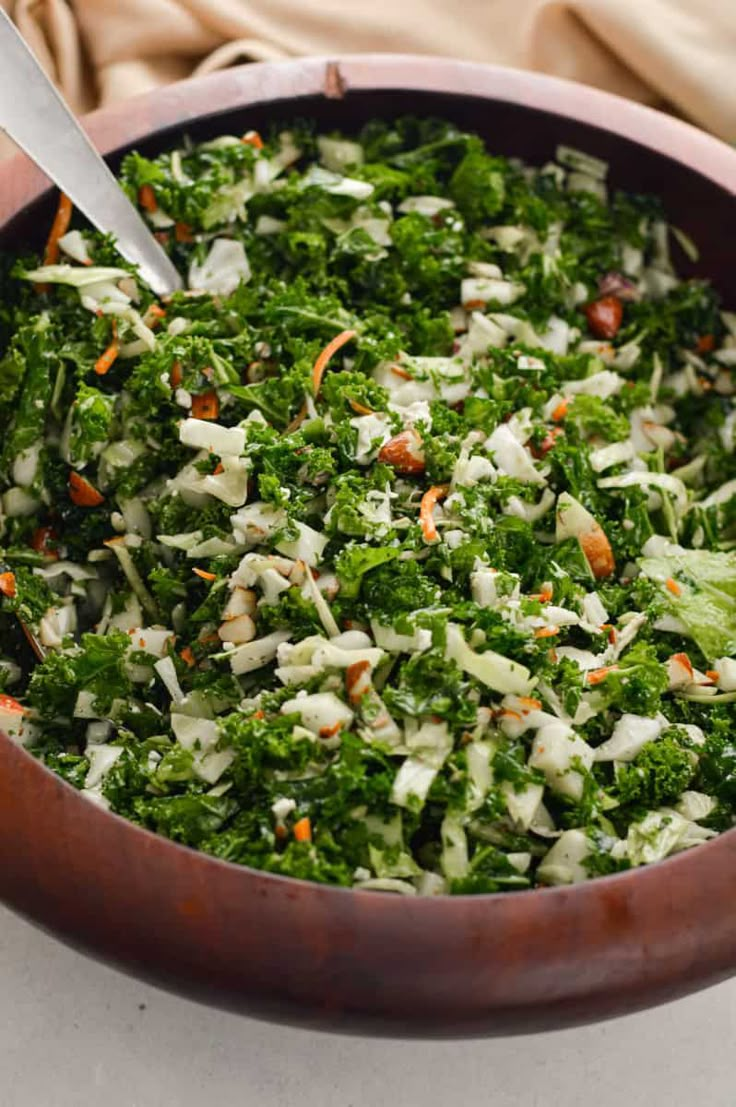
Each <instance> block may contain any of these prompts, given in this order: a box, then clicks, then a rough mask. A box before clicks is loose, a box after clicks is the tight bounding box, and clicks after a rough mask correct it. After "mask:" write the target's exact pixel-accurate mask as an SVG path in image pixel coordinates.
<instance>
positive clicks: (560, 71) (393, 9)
mask: <svg viewBox="0 0 736 1107" xmlns="http://www.w3.org/2000/svg"><path fill="white" fill-rule="evenodd" d="M0 7H3V8H4V9H5V10H6V11H7V12H8V13H9V14H10V15H11V16H12V18H13V19H14V20H15V21H16V23H17V25H18V27H19V28H20V30H21V32H22V33H23V35H24V36H25V37H26V39H27V41H28V43H29V44H30V46H31V48H32V49H33V50H34V52H35V53H36V54H37V56H38V57H39V59H40V60H41V62H42V63H43V65H44V66H45V68H46V70H47V72H48V73H49V74H50V75H51V76H52V77H53V79H54V80H55V81H56V83H57V84H58V85H59V87H60V88H61V90H62V92H63V94H64V96H65V97H66V99H67V100H68V102H69V103H70V104H71V106H72V107H73V108H74V110H75V111H78V112H84V111H89V110H90V109H91V108H93V107H95V106H97V105H100V104H107V103H110V102H112V101H115V100H120V99H122V98H124V97H126V96H132V95H134V94H136V93H139V92H144V91H147V90H149V89H152V88H156V87H158V86H160V85H162V84H166V83H169V82H171V81H175V80H179V79H182V78H184V77H188V76H191V75H196V74H201V73H208V72H212V71H213V70H215V69H221V68H224V67H226V66H229V65H233V64H236V63H238V62H241V61H264V60H270V59H275V58H284V57H290V56H294V55H303V54H323V53H327V54H340V53H356V52H374V51H375V52H380V51H397V50H398V51H401V52H404V53H420V54H438V55H444V56H456V57H461V58H466V59H469V60H473V61H487V62H496V63H500V64H506V65H512V66H517V67H520V68H525V69H535V70H539V71H541V72H544V73H551V74H555V75H557V76H561V77H569V78H572V79H574V80H578V81H582V82H583V83H585V84H590V85H595V86H597V87H599V88H605V89H608V90H609V91H612V92H617V93H619V94H620V95H623V96H628V97H630V98H633V99H636V100H640V101H643V102H645V103H648V104H652V105H654V106H658V107H665V108H669V109H670V110H675V111H677V112H678V113H680V114H682V115H684V116H686V117H687V118H689V119H691V120H692V121H693V122H695V123H697V124H699V125H700V126H701V127H705V128H706V129H708V130H711V131H713V132H714V133H715V134H717V135H719V136H720V137H722V138H725V139H727V140H729V141H736V82H735V81H734V78H733V74H734V71H735V70H736V0H465V3H464V4H463V6H462V8H461V9H460V8H457V7H456V6H455V5H453V4H449V3H447V0H403V2H402V3H400V4H399V3H396V0H0Z"/></svg>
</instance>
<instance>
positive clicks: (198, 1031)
mask: <svg viewBox="0 0 736 1107" xmlns="http://www.w3.org/2000/svg"><path fill="white" fill-rule="evenodd" d="M142 1005H144V1006H143V1009H141V1006H142ZM734 1041H736V980H735V981H733V982H730V983H727V984H721V985H719V986H718V987H716V988H712V989H710V990H709V991H706V992H701V993H699V994H698V995H695V996H692V997H690V998H688V999H685V1000H681V1001H680V1002H678V1003H673V1004H669V1005H668V1006H665V1007H660V1008H658V1009H657V1010H654V1011H649V1012H645V1013H643V1014H637V1015H630V1016H628V1017H626V1018H622V1019H618V1020H616V1021H613V1022H607V1023H601V1024H599V1025H596V1026H589V1027H583V1028H578V1029H575V1030H562V1031H558V1032H556V1033H552V1034H540V1035H535V1036H533V1037H527V1038H509V1039H495V1040H489V1041H473V1042H399V1041H386V1040H378V1039H365V1038H347V1037H341V1036H335V1035H324V1034H316V1033H313V1032H311V1031H305V1030H294V1029H289V1028H285V1027H276V1026H272V1025H270V1024H268V1023H262V1022H257V1021H255V1020H252V1019H245V1018H242V1017H239V1016H237V1015H230V1014H223V1013H221V1012H219V1011H214V1010H210V1009H208V1008H206V1007H201V1006H199V1005H197V1004H194V1003H189V1002H188V1001H186V1000H182V999H178V998H176V997H174V996H170V995H168V994H166V993H164V992H161V991H158V990H156V989H154V988H151V987H149V986H147V985H144V984H141V983H139V982H138V981H136V980H132V979H129V978H127V977H125V976H122V975H120V974H119V973H117V972H114V971H113V970H111V969H108V968H106V967H104V966H102V965H98V964H97V963H96V962H93V961H91V960H88V959H87V958H84V957H81V956H80V955H79V954H77V953H74V952H73V951H71V950H69V949H67V948H66V947H64V946H62V945H61V944H59V943H58V942H56V941H54V940H53V939H52V938H49V937H48V936H46V935H45V934H42V933H40V932H39V931H37V930H35V929H33V928H32V927H30V926H29V925H28V924H27V923H25V922H23V921H21V920H20V919H18V918H16V917H15V916H14V915H11V914H10V913H9V912H7V911H6V910H4V909H2V908H0V1104H1V1105H2V1107H101V1105H104V1107H292V1105H293V1107H414V1105H417V1107H419V1105H421V1107H476V1105H477V1107H690V1105H697V1107H734V1104H736V1080H735V1079H734V1076H735V1074H736V1073H735V1070H736V1066H735V1064H734Z"/></svg>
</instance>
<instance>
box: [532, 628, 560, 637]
mask: <svg viewBox="0 0 736 1107" xmlns="http://www.w3.org/2000/svg"><path fill="white" fill-rule="evenodd" d="M559 633H560V628H559V627H537V629H536V630H535V631H534V637H535V638H554V637H555V635H556V634H559Z"/></svg>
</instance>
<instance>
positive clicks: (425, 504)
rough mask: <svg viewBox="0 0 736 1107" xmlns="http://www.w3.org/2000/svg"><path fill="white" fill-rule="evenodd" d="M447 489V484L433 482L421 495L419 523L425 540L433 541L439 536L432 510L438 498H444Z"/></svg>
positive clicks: (448, 487) (448, 489)
mask: <svg viewBox="0 0 736 1107" xmlns="http://www.w3.org/2000/svg"><path fill="white" fill-rule="evenodd" d="M449 491H450V486H449V484H434V485H432V487H431V488H428V489H427V491H426V492H425V493H424V495H423V496H422V502H421V503H420V505H419V524H420V526H421V528H422V534H423V535H424V541H425V542H435V541H436V540H437V538H439V535H438V533H437V526H436V524H435V521H434V515H433V514H432V512H433V511H434V507H435V504H437V503H439V501H440V500H444V498H445V496H446V495H447V493H448V492H449Z"/></svg>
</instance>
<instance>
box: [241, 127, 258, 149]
mask: <svg viewBox="0 0 736 1107" xmlns="http://www.w3.org/2000/svg"><path fill="white" fill-rule="evenodd" d="M240 141H241V142H244V143H245V145H246V146H253V147H254V148H255V149H256V150H262V149H263V139H262V138H261V136H260V135H259V134H258V131H246V132H245V134H244V135H243V137H242V138H241V140H240Z"/></svg>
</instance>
